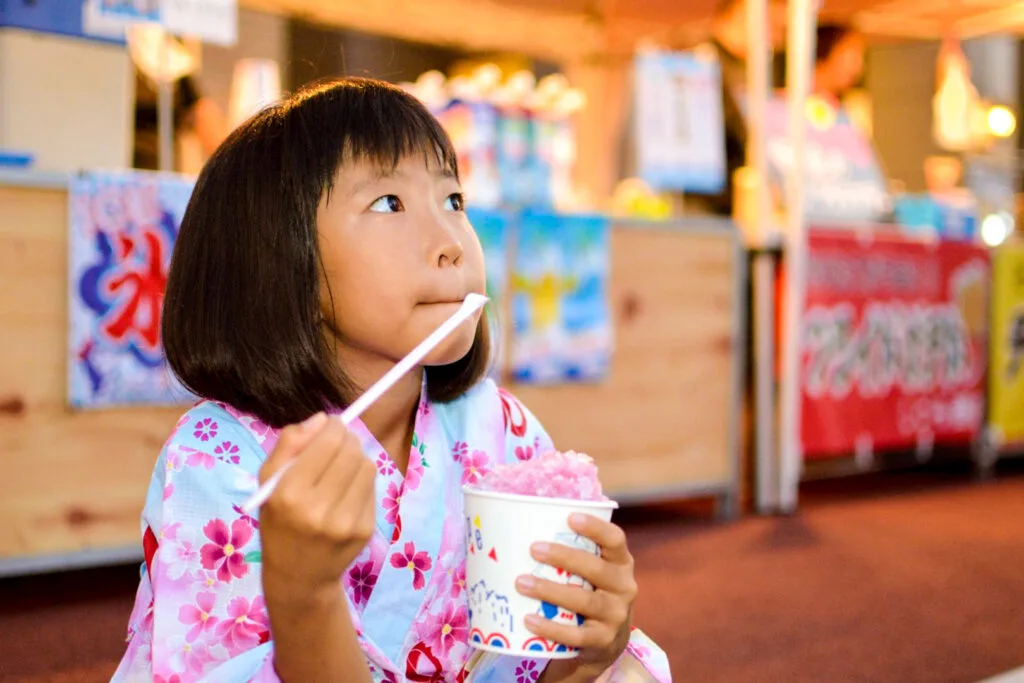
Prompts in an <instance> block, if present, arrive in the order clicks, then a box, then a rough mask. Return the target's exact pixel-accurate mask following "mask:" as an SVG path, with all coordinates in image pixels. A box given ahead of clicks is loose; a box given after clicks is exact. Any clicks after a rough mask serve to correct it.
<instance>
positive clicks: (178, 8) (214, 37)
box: [160, 0, 238, 47]
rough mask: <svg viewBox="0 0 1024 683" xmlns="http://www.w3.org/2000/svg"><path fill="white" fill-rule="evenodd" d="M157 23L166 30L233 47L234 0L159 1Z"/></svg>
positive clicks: (236, 32) (235, 17) (236, 26)
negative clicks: (158, 21) (158, 19)
mask: <svg viewBox="0 0 1024 683" xmlns="http://www.w3.org/2000/svg"><path fill="white" fill-rule="evenodd" d="M160 23H161V24H163V26H164V28H165V29H167V30H168V31H169V32H170V33H174V34H177V35H182V36H188V37H190V38H198V39H199V40H201V41H203V42H204V43H214V44H216V45H222V46H224V47H233V46H234V45H235V44H236V43H237V42H238V2H237V0H161V3H160Z"/></svg>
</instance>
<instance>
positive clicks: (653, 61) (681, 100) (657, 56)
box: [633, 51, 726, 194]
mask: <svg viewBox="0 0 1024 683" xmlns="http://www.w3.org/2000/svg"><path fill="white" fill-rule="evenodd" d="M633 71H634V77H635V80H636V85H635V87H634V90H633V108H634V111H635V115H634V135H635V137H636V162H637V175H639V176H640V177H641V178H642V179H643V180H644V181H645V182H646V183H647V184H648V185H650V186H651V187H652V188H654V189H655V190H666V191H671V190H680V191H684V192H695V193H703V194H714V193H716V192H720V191H721V190H722V188H723V187H725V181H726V177H725V175H726V167H725V124H724V118H723V113H722V73H721V67H720V66H719V64H718V61H717V60H715V59H713V58H703V57H698V56H697V55H694V54H688V53H685V52H660V51H652V52H642V53H640V54H638V55H637V57H636V60H635V62H634V66H633Z"/></svg>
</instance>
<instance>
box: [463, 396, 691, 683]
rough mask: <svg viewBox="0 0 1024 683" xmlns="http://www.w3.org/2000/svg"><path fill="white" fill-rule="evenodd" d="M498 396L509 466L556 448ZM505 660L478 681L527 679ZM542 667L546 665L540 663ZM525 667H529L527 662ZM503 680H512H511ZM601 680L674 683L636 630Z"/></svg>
mask: <svg viewBox="0 0 1024 683" xmlns="http://www.w3.org/2000/svg"><path fill="white" fill-rule="evenodd" d="M498 393H499V395H500V396H501V405H502V410H503V412H504V420H505V458H506V461H507V462H514V461H516V460H529V459H531V458H533V457H534V456H535V455H537V454H538V453H542V452H544V451H545V450H548V449H550V448H553V447H554V444H553V442H552V440H551V437H550V436H548V433H547V431H546V430H545V429H544V426H543V425H542V424H541V423H540V421H539V420H538V419H537V417H536V416H535V415H534V414H533V413H531V412H530V410H529V409H528V408H527V407H526V406H524V405H523V404H522V403H521V402H520V401H519V400H518V399H517V398H516V397H515V396H513V395H512V394H511V393H509V392H508V391H506V390H504V389H498ZM562 447H563V448H572V446H571V445H568V446H567V445H565V444H563V445H562ZM501 659H507V658H496V660H495V661H493V662H489V666H482V667H481V668H482V669H484V670H485V671H487V673H486V674H485V675H481V677H480V678H479V679H478V680H480V681H485V680H487V681H489V680H495V681H497V680H521V679H523V677H521V676H518V675H517V674H518V672H519V671H520V670H521V668H522V667H521V665H518V664H516V663H514V662H503V661H500V660H501ZM538 663H539V664H543V662H542V661H540V660H538ZM524 664H526V663H525V662H524ZM541 668H542V667H541ZM530 670H532V667H531V668H530ZM498 672H500V673H498ZM502 676H508V678H503V677H502ZM601 680H602V683H624V682H625V681H653V682H655V683H671V681H672V676H671V674H670V672H669V664H668V657H667V656H666V655H665V653H664V652H663V651H662V650H661V649H660V648H659V647H658V646H657V645H656V644H655V643H654V641H652V640H651V639H650V638H648V637H647V636H646V635H645V634H644V633H643V632H642V631H640V630H639V629H633V632H632V634H631V636H630V641H629V645H628V647H627V648H626V652H625V653H623V655H622V657H620V658H619V660H618V661H617V662H616V663H615V664H614V665H613V666H612V668H611V669H609V670H608V671H607V672H606V673H605V675H604V677H603V678H602V679H601Z"/></svg>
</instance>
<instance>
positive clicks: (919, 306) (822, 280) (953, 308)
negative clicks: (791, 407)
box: [801, 230, 991, 458]
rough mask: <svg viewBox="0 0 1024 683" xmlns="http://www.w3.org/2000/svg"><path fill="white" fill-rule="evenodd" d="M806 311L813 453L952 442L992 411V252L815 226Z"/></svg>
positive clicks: (804, 356) (805, 404) (808, 429)
mask: <svg viewBox="0 0 1024 683" xmlns="http://www.w3.org/2000/svg"><path fill="white" fill-rule="evenodd" d="M808 241H809V247H808V248H809V254H808V278H807V300H806V307H805V314H804V317H803V321H802V340H801V342H802V349H801V364H802V400H801V406H802V408H801V411H802V412H801V436H802V441H803V447H804V455H805V456H806V457H808V458H826V457H842V456H848V455H851V454H854V453H863V452H872V451H881V450H886V449H896V448H908V447H914V446H918V445H922V444H923V445H926V446H927V445H930V444H932V443H940V442H942V443H956V442H964V441H968V440H970V439H971V438H972V437H973V436H974V435H976V434H977V433H978V432H979V430H980V428H981V426H982V420H983V415H984V401H985V395H984V392H985V374H986V371H987V359H988V310H987V309H988V291H989V285H990V278H991V266H990V262H989V256H988V252H987V251H986V250H985V249H984V248H982V247H979V246H975V245H973V244H968V243H958V242H940V243H926V242H920V241H913V240H910V239H908V238H898V237H889V236H886V237H876V238H875V239H874V240H870V239H868V240H865V239H863V238H862V236H861V235H860V234H858V233H854V232H848V231H845V232H840V231H820V230H812V231H811V232H810V235H809V238H808Z"/></svg>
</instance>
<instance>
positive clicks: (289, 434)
mask: <svg viewBox="0 0 1024 683" xmlns="http://www.w3.org/2000/svg"><path fill="white" fill-rule="evenodd" d="M325 424H327V415H325V414H324V413H322V412H320V413H316V414H314V415H313V416H312V417H309V418H307V419H306V420H305V421H304V422H300V423H299V424H295V425H289V426H287V427H285V428H284V429H282V430H281V436H280V438H279V439H278V440H277V445H276V446H274V450H273V451H272V452H271V453H270V457H268V458H267V459H266V461H265V462H264V463H263V466H262V467H261V468H260V484H261V485H262V484H264V483H265V482H266V481H267V479H270V478H271V477H272V476H274V474H275V473H276V472H277V471H278V470H280V469H281V468H282V467H284V466H285V464H287V463H289V462H291V461H292V460H294V459H295V458H296V457H298V455H299V453H301V452H302V451H303V449H305V448H306V446H308V445H309V444H310V442H311V441H313V439H314V438H316V435H317V434H318V433H320V430H321V429H322V428H323V426H324V425H325Z"/></svg>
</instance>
